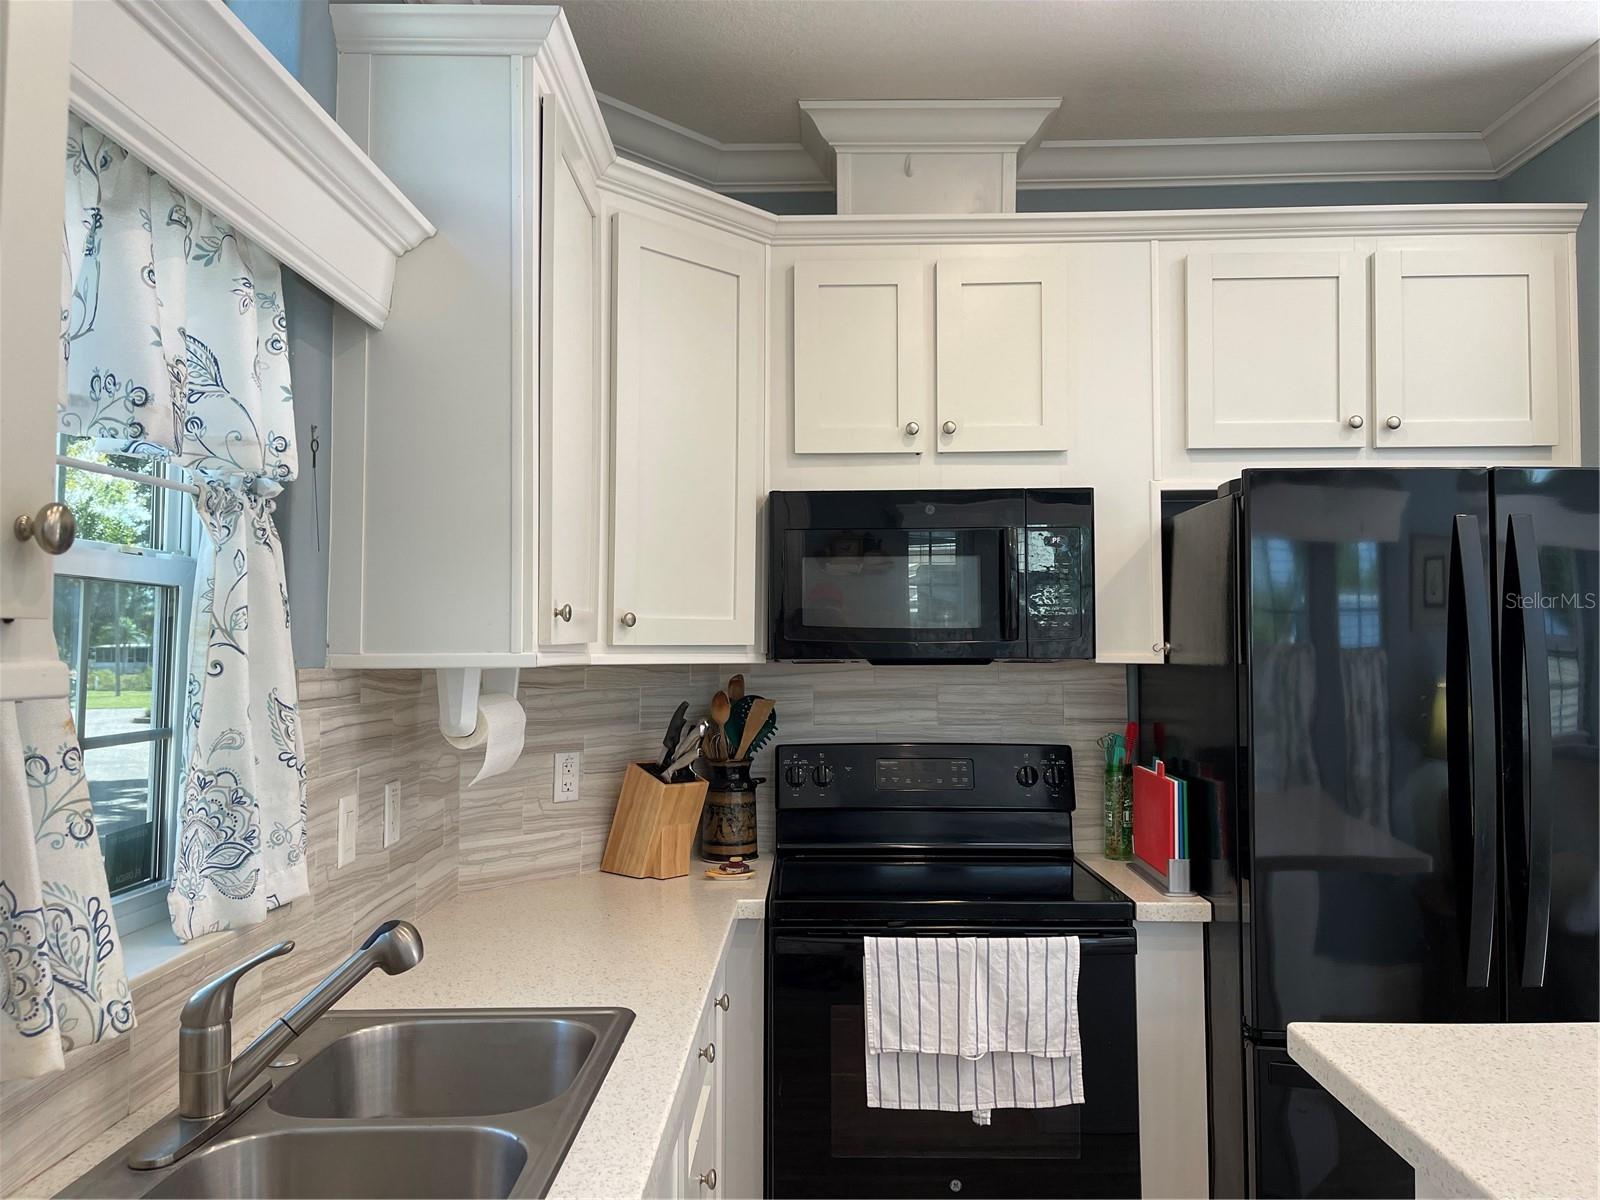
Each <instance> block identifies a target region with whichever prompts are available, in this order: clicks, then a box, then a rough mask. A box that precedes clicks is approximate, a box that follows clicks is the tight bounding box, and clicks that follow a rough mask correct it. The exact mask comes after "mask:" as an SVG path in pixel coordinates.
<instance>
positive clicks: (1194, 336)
mask: <svg viewBox="0 0 1600 1200" xmlns="http://www.w3.org/2000/svg"><path fill="white" fill-rule="evenodd" d="M1185 268H1186V275H1185V297H1186V305H1185V319H1186V333H1187V351H1188V352H1187V364H1186V366H1187V369H1186V377H1187V382H1188V399H1189V407H1188V417H1189V431H1188V432H1189V437H1188V444H1189V446H1190V447H1191V448H1192V449H1236V448H1237V449H1243V448H1255V447H1283V448H1290V447H1304V446H1318V447H1339V446H1362V445H1365V444H1366V441H1367V431H1366V425H1367V422H1368V417H1367V279H1366V270H1365V266H1364V263H1363V261H1362V258H1361V256H1359V255H1357V254H1355V253H1353V252H1351V251H1340V250H1327V251H1298V252H1291V251H1278V252H1274V251H1263V250H1251V251H1246V252H1238V253H1223V254H1215V253H1206V252H1196V253H1192V254H1190V255H1189V256H1188V259H1187V262H1186V263H1185Z"/></svg>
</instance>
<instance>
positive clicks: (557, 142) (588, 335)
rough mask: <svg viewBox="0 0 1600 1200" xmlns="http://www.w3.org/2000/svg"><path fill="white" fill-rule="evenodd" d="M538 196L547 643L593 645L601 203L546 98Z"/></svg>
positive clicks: (542, 632) (554, 105)
mask: <svg viewBox="0 0 1600 1200" xmlns="http://www.w3.org/2000/svg"><path fill="white" fill-rule="evenodd" d="M541 136H542V138H543V143H544V144H543V154H542V159H543V162H542V170H541V172H540V195H539V204H540V211H539V255H540V264H539V265H540V308H539V351H540V355H539V532H540V538H539V542H540V546H541V549H542V553H543V563H542V565H543V570H542V571H541V572H540V573H539V611H538V622H537V626H536V627H537V628H538V630H539V640H540V641H541V642H543V643H545V644H546V645H556V646H559V645H572V644H579V645H581V644H583V643H587V642H592V641H594V640H595V635H596V633H597V621H598V616H599V604H598V598H599V596H598V594H599V587H600V568H599V561H598V556H599V547H600V522H599V510H600V371H599V367H600V364H599V354H600V339H599V333H600V307H599V305H600V288H599V282H600V280H599V274H600V196H599V193H598V192H596V190H595V174H594V169H593V168H592V167H591V166H590V165H589V162H588V160H587V159H586V158H585V157H584V154H583V146H582V144H581V143H580V142H579V141H578V139H577V137H576V136H575V135H574V133H573V131H572V129H571V127H570V126H569V125H568V123H567V120H566V116H565V114H564V113H563V112H562V110H561V104H560V102H559V101H558V100H557V99H556V98H555V97H554V96H546V97H545V98H544V112H543V122H542V129H541Z"/></svg>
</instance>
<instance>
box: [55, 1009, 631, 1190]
mask: <svg viewBox="0 0 1600 1200" xmlns="http://www.w3.org/2000/svg"><path fill="white" fill-rule="evenodd" d="M632 1022H633V1013H631V1012H630V1011H628V1010H627V1009H625V1008H573V1009H533V1008H528V1009H424V1010H411V1011H403V1012H401V1011H396V1012H349V1013H345V1012H335V1013H332V1014H329V1015H328V1016H325V1017H323V1018H322V1019H321V1020H319V1021H318V1022H317V1023H316V1024H315V1025H313V1026H312V1027H311V1028H310V1029H309V1030H308V1031H307V1032H306V1033H304V1034H303V1035H301V1037H300V1038H299V1040H298V1041H297V1042H296V1043H295V1045H294V1050H295V1052H296V1053H298V1054H299V1055H300V1056H301V1058H300V1060H299V1061H298V1062H297V1063H295V1064H294V1065H291V1066H286V1067H273V1068H270V1069H268V1070H267V1071H266V1072H265V1074H264V1075H263V1078H265V1079H267V1080H268V1081H269V1082H270V1084H271V1088H270V1090H269V1091H268V1093H267V1097H266V1099H265V1100H263V1101H261V1102H259V1103H257V1104H255V1105H254V1106H253V1107H251V1108H250V1109H248V1110H247V1111H246V1112H245V1113H244V1114H243V1115H242V1116H240V1117H239V1118H238V1119H237V1120H236V1121H234V1122H233V1124H231V1125H229V1126H228V1127H227V1128H225V1129H224V1130H222V1132H220V1133H219V1134H217V1136H216V1138H215V1139H214V1140H213V1141H211V1142H210V1143H209V1144H207V1145H206V1146H205V1147H204V1148H202V1149H200V1150H198V1151H196V1152H194V1153H193V1154H191V1155H189V1156H188V1157H186V1158H183V1159H180V1160H179V1161H178V1162H177V1163H176V1164H174V1165H173V1166H171V1167H166V1168H163V1169H161V1170H156V1171H135V1170H132V1169H130V1168H129V1167H128V1165H127V1158H128V1148H127V1147H123V1148H122V1149H121V1150H118V1151H117V1152H116V1153H115V1154H113V1155H112V1156H111V1157H109V1158H107V1159H106V1160H105V1161H104V1162H102V1163H101V1164H100V1165H99V1166H97V1167H96V1168H95V1169H94V1170H92V1171H90V1172H89V1173H88V1174H87V1175H85V1176H84V1177H83V1178H81V1179H79V1180H78V1181H77V1182H76V1183H74V1184H73V1185H72V1186H71V1187H70V1188H68V1189H67V1190H66V1191H64V1192H62V1193H61V1194H62V1195H63V1196H150V1197H157V1196H168V1197H187V1196H197V1197H198V1196H205V1197H228V1196H251V1197H282V1198H284V1200H297V1198H300V1197H324V1196H327V1197H332V1196H351V1197H357V1196H361V1197H365V1196H388V1197H407V1198H411V1197H416V1198H433V1197H474V1198H476V1197H496V1198H498V1197H511V1196H518V1197H522V1196H542V1195H543V1194H544V1193H545V1192H546V1191H547V1190H548V1189H549V1187H550V1182H551V1180H553V1179H554V1178H555V1174H556V1171H557V1170H558V1169H559V1168H560V1166H561V1161H562V1159H564V1158H565V1157H566V1153H567V1149H568V1147H569V1146H571V1144H572V1139H573V1138H574V1137H575V1136H576V1135H577V1132H578V1126H579V1125H580V1124H581V1122H582V1121H583V1117H584V1114H585V1113H586V1112H587V1111H588V1110H589V1105H590V1103H591V1102H592V1101H593V1100H594V1097H595V1093H596V1092H598V1091H599V1090H600V1084H601V1082H602V1080H603V1079H604V1078H605V1075H606V1071H607V1070H608V1069H609V1068H610V1066H611V1062H612V1060H613V1059H614V1058H615V1057H616V1054H617V1049H618V1047H620V1046H621V1044H622V1039H623V1036H624V1035H625V1034H626V1032H627V1030H628V1026H629V1025H630V1024H631V1023H632Z"/></svg>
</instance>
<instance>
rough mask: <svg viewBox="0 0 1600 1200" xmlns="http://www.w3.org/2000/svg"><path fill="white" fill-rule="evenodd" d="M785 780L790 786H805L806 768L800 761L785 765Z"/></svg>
mask: <svg viewBox="0 0 1600 1200" xmlns="http://www.w3.org/2000/svg"><path fill="white" fill-rule="evenodd" d="M783 781H784V782H785V783H787V784H788V785H789V786H790V787H805V785H806V769H805V768H804V767H802V766H801V765H800V764H798V763H796V764H794V765H793V766H789V767H785V768H784V771H783Z"/></svg>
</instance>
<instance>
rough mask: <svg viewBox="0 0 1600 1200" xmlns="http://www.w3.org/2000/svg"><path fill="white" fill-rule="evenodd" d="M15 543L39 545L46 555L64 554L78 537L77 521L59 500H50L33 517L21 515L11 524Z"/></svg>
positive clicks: (25, 514)
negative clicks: (32, 542) (36, 543)
mask: <svg viewBox="0 0 1600 1200" xmlns="http://www.w3.org/2000/svg"><path fill="white" fill-rule="evenodd" d="M11 530H12V532H13V533H15V534H16V535H17V541H19V542H26V541H29V540H30V539H31V540H32V541H35V542H38V543H39V549H41V550H43V551H44V552H45V553H46V554H65V553H66V552H67V551H68V550H70V549H71V548H72V543H73V541H74V540H76V538H77V536H78V519H77V518H76V517H74V516H73V515H72V510H71V509H70V508H68V507H67V506H66V505H65V504H62V503H61V502H60V501H59V500H52V501H50V503H49V504H46V505H45V506H44V507H43V508H41V509H40V510H39V511H38V512H37V513H36V514H34V515H33V516H31V517H30V516H29V515H28V514H27V513H23V514H22V515H21V516H20V517H18V518H17V519H16V520H15V521H13V522H12V523H11Z"/></svg>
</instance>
